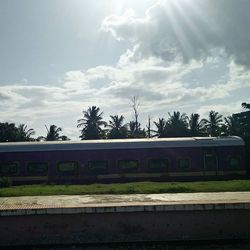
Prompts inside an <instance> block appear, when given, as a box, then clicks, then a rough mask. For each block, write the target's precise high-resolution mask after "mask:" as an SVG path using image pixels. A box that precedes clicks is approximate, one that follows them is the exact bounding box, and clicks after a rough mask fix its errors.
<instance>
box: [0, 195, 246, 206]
mask: <svg viewBox="0 0 250 250" xmlns="http://www.w3.org/2000/svg"><path fill="white" fill-rule="evenodd" d="M221 203H222V204H226V203H230V204H233V203H250V192H218V193H177V194H128V195H54V196H21V197H0V209H8V208H22V207H23V208H27V207H33V208H35V207H48V208H49V207H60V208H62V207H65V208H67V207H86V206H87V207H88V206H91V207H93V206H97V207H100V206H104V207H105V206H114V205H120V206H126V205H127V206H131V205H132V206H133V205H144V204H148V205H154V204H165V205H178V204H180V205H181V204H221Z"/></svg>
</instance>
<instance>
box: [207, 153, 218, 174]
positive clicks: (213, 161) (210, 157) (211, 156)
mask: <svg viewBox="0 0 250 250" xmlns="http://www.w3.org/2000/svg"><path fill="white" fill-rule="evenodd" d="M217 165H218V160H217V155H216V154H215V153H213V152H211V153H209V152H206V153H205V154H204V168H205V170H216V169H217V167H218V166H217Z"/></svg>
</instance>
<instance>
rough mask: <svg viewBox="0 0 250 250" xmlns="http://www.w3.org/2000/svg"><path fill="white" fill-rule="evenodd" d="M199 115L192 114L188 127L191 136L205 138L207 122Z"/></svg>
mask: <svg viewBox="0 0 250 250" xmlns="http://www.w3.org/2000/svg"><path fill="white" fill-rule="evenodd" d="M199 119H200V115H199V114H194V113H192V114H191V115H190V118H188V127H189V133H190V136H203V135H205V122H204V119H202V120H200V121H199Z"/></svg>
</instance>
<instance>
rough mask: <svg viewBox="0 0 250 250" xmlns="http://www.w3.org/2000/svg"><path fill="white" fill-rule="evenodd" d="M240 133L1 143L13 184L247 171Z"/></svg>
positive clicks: (2, 170)
mask: <svg viewBox="0 0 250 250" xmlns="http://www.w3.org/2000/svg"><path fill="white" fill-rule="evenodd" d="M245 154H246V152H245V143H244V141H243V139H242V138H240V137H237V136H227V137H185V138H154V139H152V138H150V139H112V140H108V139H107V140H86V141H54V142H5V143H0V178H1V177H7V178H9V179H10V180H11V182H12V183H13V184H17V185H18V184H34V183H51V184H89V183H114V182H129V181H195V180H218V179H233V178H245V177H246V162H245V157H246V155H245Z"/></svg>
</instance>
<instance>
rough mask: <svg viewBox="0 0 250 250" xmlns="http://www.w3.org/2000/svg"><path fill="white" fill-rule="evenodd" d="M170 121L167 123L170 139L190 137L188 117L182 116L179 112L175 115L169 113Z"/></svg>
mask: <svg viewBox="0 0 250 250" xmlns="http://www.w3.org/2000/svg"><path fill="white" fill-rule="evenodd" d="M168 115H169V119H168V121H167V128H166V130H167V134H168V137H182V136H188V123H187V119H188V117H187V115H186V114H185V113H183V114H181V113H180V112H179V111H177V112H174V113H173V115H171V114H170V113H168Z"/></svg>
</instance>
